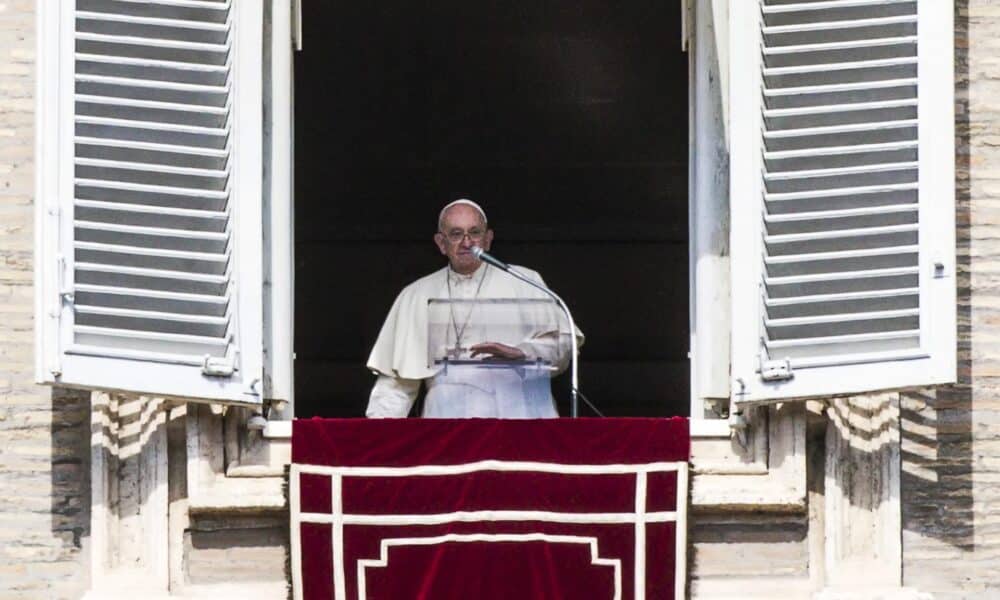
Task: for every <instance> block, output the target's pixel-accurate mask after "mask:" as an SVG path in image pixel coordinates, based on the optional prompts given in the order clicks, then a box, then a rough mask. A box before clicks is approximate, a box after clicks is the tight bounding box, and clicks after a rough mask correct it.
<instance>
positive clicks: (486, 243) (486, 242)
mask: <svg viewBox="0 0 1000 600" xmlns="http://www.w3.org/2000/svg"><path fill="white" fill-rule="evenodd" d="M492 244H493V230H492V229H487V230H486V235H484V236H483V250H486V251H487V252H489V250H490V246H491V245H492Z"/></svg>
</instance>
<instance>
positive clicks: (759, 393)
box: [730, 0, 956, 401]
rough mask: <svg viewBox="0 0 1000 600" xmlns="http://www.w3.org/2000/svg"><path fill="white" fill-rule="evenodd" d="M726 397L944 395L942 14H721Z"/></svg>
mask: <svg viewBox="0 0 1000 600" xmlns="http://www.w3.org/2000/svg"><path fill="white" fill-rule="evenodd" d="M730 8H731V10H732V11H733V12H732V13H731V17H732V20H731V23H732V33H731V35H732V38H731V44H732V45H731V50H732V63H731V71H730V76H731V80H730V81H731V87H730V90H731V96H730V101H731V113H730V114H731V138H730V144H731V147H730V150H731V169H732V171H731V175H732V176H731V190H730V198H731V211H732V214H731V218H732V222H731V227H732V230H731V242H732V248H731V250H732V268H733V272H732V276H733V285H732V289H733V294H734V295H733V306H734V308H733V338H732V339H733V365H732V376H733V388H732V389H733V393H734V397H735V398H736V399H737V400H738V401H739V400H742V401H760V400H767V399H783V398H795V397H806V396H815V395H831V394H849V393H855V392H863V391H871V390H879V389H893V388H901V387H910V386H921V385H929V384H937V383H947V382H952V381H954V380H955V361H956V359H955V356H956V347H955V327H956V320H955V317H956V307H955V286H956V280H955V217H954V210H955V204H954V197H955V181H954V162H955V154H954V110H953V87H954V80H953V79H954V75H953V64H952V61H953V45H954V31H953V17H952V9H953V7H952V3H951V2H950V1H947V0H814V1H801V0H798V1H789V0H734V1H733V2H731V4H730Z"/></svg>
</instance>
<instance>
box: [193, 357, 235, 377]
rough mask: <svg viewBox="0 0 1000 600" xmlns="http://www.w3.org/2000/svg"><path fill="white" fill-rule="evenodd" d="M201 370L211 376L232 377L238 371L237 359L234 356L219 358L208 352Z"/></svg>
mask: <svg viewBox="0 0 1000 600" xmlns="http://www.w3.org/2000/svg"><path fill="white" fill-rule="evenodd" d="M201 372H202V373H203V374H205V375H208V376H209V377H232V376H233V373H234V372H236V361H235V360H234V359H233V358H232V357H225V358H217V357H214V356H209V355H207V354H206V355H205V360H204V361H203V362H202V363H201Z"/></svg>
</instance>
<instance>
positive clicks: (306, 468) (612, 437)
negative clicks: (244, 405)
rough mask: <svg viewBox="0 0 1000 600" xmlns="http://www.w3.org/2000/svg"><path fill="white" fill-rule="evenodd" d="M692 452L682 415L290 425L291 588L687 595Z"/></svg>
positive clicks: (418, 594)
mask: <svg viewBox="0 0 1000 600" xmlns="http://www.w3.org/2000/svg"><path fill="white" fill-rule="evenodd" d="M689 450H690V441H689V437H688V424H687V420H685V419H544V420H497V419H461V420H451V419H380V420H361V419H311V420H300V421H296V422H295V423H294V425H293V434H292V461H293V465H292V473H291V477H292V480H291V492H292V493H291V496H292V507H291V509H292V536H293V541H292V555H293V556H292V561H293V569H294V571H295V572H294V574H293V581H294V589H295V595H296V597H297V598H307V599H313V598H324V599H330V598H334V599H337V600H346V599H348V598H350V599H359V600H366V599H392V600H399V599H404V598H405V599H409V598H419V599H435V600H437V599H449V600H450V599H459V598H461V599H463V600H465V599H470V598H474V599H478V600H493V599H496V600H500V599H504V600H509V599H511V598H517V599H521V598H586V599H590V598H607V599H609V600H623V599H632V598H637V599H638V598H646V599H650V600H653V599H668V598H680V597H683V590H684V578H683V573H684V566H685V563H684V555H685V554H684V544H685V535H684V531H685V527H686V519H685V515H686V510H685V508H686V499H687V459H688V455H689ZM678 499H680V501H679V502H678Z"/></svg>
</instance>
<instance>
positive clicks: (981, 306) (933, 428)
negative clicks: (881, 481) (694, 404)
mask: <svg viewBox="0 0 1000 600" xmlns="http://www.w3.org/2000/svg"><path fill="white" fill-rule="evenodd" d="M955 4H956V12H955V17H956V19H955V23H956V32H955V50H956V65H955V66H956V133H957V140H956V145H957V157H956V172H957V179H958V187H957V190H958V193H957V202H958V211H957V219H958V232H957V233H958V236H957V237H958V266H959V275H958V286H959V290H958V297H959V305H958V315H959V321H958V322H959V346H958V353H959V355H958V360H959V363H958V364H959V371H958V374H959V385H957V386H955V387H953V388H951V389H946V390H938V391H937V392H936V393H934V394H913V395H909V396H905V397H904V398H903V401H902V405H901V408H902V426H901V428H902V460H903V465H902V478H903V480H902V497H903V507H902V508H903V578H904V581H905V582H906V584H907V585H910V586H914V587H919V588H920V589H921V590H923V591H929V592H933V593H934V594H935V597H936V598H939V599H943V600H947V599H952V598H954V599H957V598H997V597H1000V2H997V1H996V0H956V3H955Z"/></svg>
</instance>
